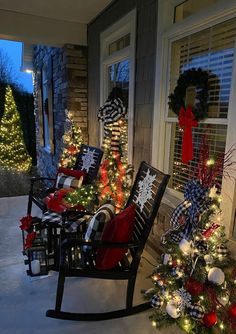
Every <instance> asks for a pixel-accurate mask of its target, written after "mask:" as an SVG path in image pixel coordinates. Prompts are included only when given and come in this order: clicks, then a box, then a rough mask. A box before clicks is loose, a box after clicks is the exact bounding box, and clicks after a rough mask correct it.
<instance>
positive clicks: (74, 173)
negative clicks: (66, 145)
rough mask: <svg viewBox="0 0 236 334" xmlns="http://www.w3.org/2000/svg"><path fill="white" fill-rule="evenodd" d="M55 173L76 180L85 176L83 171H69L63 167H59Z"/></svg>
mask: <svg viewBox="0 0 236 334" xmlns="http://www.w3.org/2000/svg"><path fill="white" fill-rule="evenodd" d="M57 173H58V174H60V173H62V174H65V175H67V176H74V177H76V178H78V179H79V178H80V177H81V176H83V177H84V179H85V176H86V172H85V171H83V170H77V169H69V168H64V167H59V168H58V170H57Z"/></svg>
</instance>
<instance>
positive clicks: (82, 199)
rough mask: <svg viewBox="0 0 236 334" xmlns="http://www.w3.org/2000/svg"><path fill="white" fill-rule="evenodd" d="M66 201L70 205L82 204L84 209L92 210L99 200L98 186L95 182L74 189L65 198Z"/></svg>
mask: <svg viewBox="0 0 236 334" xmlns="http://www.w3.org/2000/svg"><path fill="white" fill-rule="evenodd" d="M64 201H65V203H66V204H67V206H68V204H69V206H70V207H72V208H73V207H76V205H78V203H79V205H81V206H82V207H83V208H84V209H86V210H88V211H92V210H93V209H94V206H95V204H96V202H97V187H96V185H95V184H86V185H84V186H82V187H80V188H78V189H76V190H74V191H71V192H69V193H68V194H67V195H66V196H65V198H64Z"/></svg>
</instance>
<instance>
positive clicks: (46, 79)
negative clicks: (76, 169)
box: [38, 56, 55, 155]
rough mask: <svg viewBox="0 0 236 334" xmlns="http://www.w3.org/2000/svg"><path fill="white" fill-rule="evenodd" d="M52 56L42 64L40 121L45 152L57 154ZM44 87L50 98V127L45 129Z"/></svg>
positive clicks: (39, 100) (42, 145)
mask: <svg viewBox="0 0 236 334" xmlns="http://www.w3.org/2000/svg"><path fill="white" fill-rule="evenodd" d="M52 68H53V63H52V57H51V56H50V57H49V59H48V61H47V62H46V63H44V64H42V66H41V68H40V72H39V76H40V77H38V80H39V83H38V85H39V88H38V89H39V92H38V94H39V96H38V104H39V115H40V117H39V121H40V125H39V126H40V137H41V138H40V146H41V147H42V148H43V149H44V151H45V152H47V153H50V154H52V155H54V154H55V137H54V136H55V134H54V102H53V100H54V94H53V74H52ZM44 87H45V89H46V90H47V98H48V128H47V131H46V129H45V117H47V116H46V115H45V112H44V105H43V104H44ZM47 134H48V141H47V140H46V137H45V136H46V135H47Z"/></svg>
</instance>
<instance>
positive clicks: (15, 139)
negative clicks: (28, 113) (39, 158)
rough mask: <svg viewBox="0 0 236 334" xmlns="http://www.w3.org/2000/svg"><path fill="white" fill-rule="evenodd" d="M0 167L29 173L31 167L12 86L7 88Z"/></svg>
mask: <svg viewBox="0 0 236 334" xmlns="http://www.w3.org/2000/svg"><path fill="white" fill-rule="evenodd" d="M0 167H1V168H2V169H6V170H12V171H18V172H22V171H28V170H29V169H30V167H31V157H30V156H29V154H28V152H27V150H26V146H25V143H24V140H23V131H22V126H21V121H20V115H19V112H18V111H17V107H16V104H15V101H14V98H13V95H12V90H11V87H10V86H7V87H6V95H5V106H4V114H3V117H2V119H1V122H0Z"/></svg>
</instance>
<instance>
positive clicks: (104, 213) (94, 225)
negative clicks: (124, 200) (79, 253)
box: [83, 203, 115, 251]
mask: <svg viewBox="0 0 236 334" xmlns="http://www.w3.org/2000/svg"><path fill="white" fill-rule="evenodd" d="M114 216H115V206H114V205H113V204H111V203H107V204H104V205H102V206H101V207H100V208H99V209H98V210H97V212H96V213H95V215H94V216H93V217H92V218H91V220H90V222H89V225H88V228H87V231H86V234H85V240H86V241H92V240H100V239H101V236H102V232H103V229H104V226H105V224H106V223H108V222H109V221H110V220H111V219H112V218H113V217H114ZM90 248H91V247H89V246H84V247H83V250H84V251H87V250H89V249H90Z"/></svg>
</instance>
